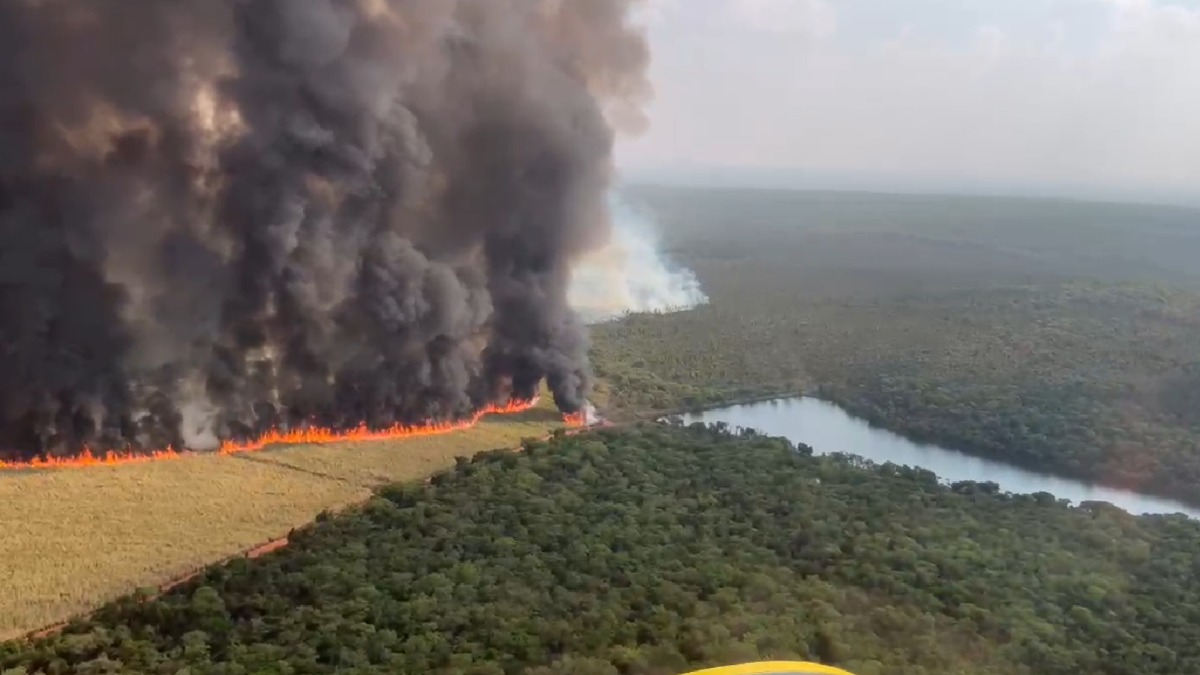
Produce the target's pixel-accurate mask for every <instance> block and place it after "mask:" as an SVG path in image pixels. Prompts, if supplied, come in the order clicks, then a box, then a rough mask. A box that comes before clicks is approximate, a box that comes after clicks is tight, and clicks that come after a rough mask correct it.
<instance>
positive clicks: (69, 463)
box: [0, 398, 538, 471]
mask: <svg viewBox="0 0 1200 675" xmlns="http://www.w3.org/2000/svg"><path fill="white" fill-rule="evenodd" d="M537 403H538V400H537V399H536V398H534V399H531V400H528V401H510V402H508V403H505V404H492V405H489V406H487V407H486V408H483V409H482V410H477V411H476V412H475V413H474V414H473V415H471V416H470V417H468V418H466V419H461V420H455V421H447V422H433V421H430V422H426V423H424V424H414V425H402V424H397V425H395V426H391V427H387V428H385V429H370V428H368V427H367V426H366V425H359V426H358V427H356V428H354V429H346V430H339V429H330V428H327V427H307V428H302V429H291V430H289V431H280V430H279V429H272V430H270V431H268V432H266V433H264V434H263V435H261V436H259V437H258V438H255V439H253V440H249V441H224V442H222V443H221V447H220V449H219V450H217V453H218V454H221V455H236V454H239V453H243V452H257V451H259V450H262V449H264V448H266V447H268V446H272V445H280V444H306V445H324V444H327V443H345V442H361V441H388V440H401V439H406V438H418V437H421V436H436V435H439V434H447V433H450V432H452V431H461V430H463V429H470V428H471V427H473V426H475V425H476V424H478V423H479V420H481V419H483V417H484V416H485V415H511V414H514V413H520V412H525V411H526V410H529V409H531V408H533V407H534V406H536V405H537ZM195 454H204V453H199V452H193V451H188V450H184V451H180V450H175V449H173V448H167V449H166V450H156V451H153V452H147V453H135V452H132V451H126V452H117V451H115V450H110V451H108V452H106V453H104V454H102V455H98V454H95V453H93V452H92V451H91V449H89V448H84V449H83V452H81V453H80V454H78V455H75V456H72V457H44V458H42V457H39V458H36V459H32V460H30V461H27V462H5V461H3V460H0V471H17V470H22V469H74V468H83V467H89V466H113V465H117V464H140V463H144V462H156V461H162V460H168V459H179V458H181V457H185V456H188V455H195Z"/></svg>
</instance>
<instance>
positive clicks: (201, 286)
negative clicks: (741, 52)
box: [0, 0, 648, 456]
mask: <svg viewBox="0 0 1200 675" xmlns="http://www.w3.org/2000/svg"><path fill="white" fill-rule="evenodd" d="M631 3H632V0H457V1H454V0H209V1H204V2H197V1H196V0H145V1H144V2H137V3H130V2H129V1H128V0H5V1H4V2H0V456H3V453H6V451H7V453H6V454H8V455H9V456H11V455H12V454H14V453H15V454H17V455H30V454H35V453H44V452H49V453H63V452H71V451H74V450H77V449H78V448H79V447H81V446H82V445H84V444H87V445H90V446H92V447H94V448H108V447H124V446H133V447H144V448H152V447H162V446H165V445H168V444H170V445H175V446H177V447H178V446H181V445H193V446H195V445H204V444H211V443H212V442H214V441H215V439H216V438H220V437H230V436H238V435H244V434H248V433H251V432H253V431H254V430H256V429H261V428H265V427H268V426H272V425H277V424H295V423H298V422H301V421H316V422H320V423H323V424H329V425H338V426H344V425H352V424H357V423H359V422H360V421H365V422H367V423H368V424H371V425H384V424H389V423H392V422H395V421H417V420H420V419H425V418H428V417H450V416H454V415H459V414H462V413H465V412H467V411H468V410H470V409H472V408H474V407H477V406H480V405H483V404H484V403H487V402H492V401H497V400H503V399H505V398H507V397H509V396H516V397H527V396H529V395H531V394H532V393H533V392H534V391H535V390H536V387H537V385H538V383H539V382H541V381H542V380H543V379H545V380H546V381H547V382H548V383H549V384H550V386H551V388H552V390H553V392H554V397H555V400H556V402H557V403H558V405H559V407H560V408H561V409H562V410H564V411H567V412H574V411H577V410H578V409H579V408H580V407H581V406H582V405H583V403H584V399H585V397H586V394H587V391H588V386H589V382H588V364H587V358H586V346H587V343H586V334H585V333H584V331H583V328H582V326H581V324H580V322H579V320H578V318H577V317H576V316H575V315H574V313H573V312H572V311H571V310H570V309H569V307H568V306H567V302H566V291H567V286H568V280H569V266H570V264H571V262H572V260H574V259H576V258H578V257H579V256H580V255H582V254H583V253H585V252H586V251H588V250H591V249H593V248H595V247H596V246H599V245H601V244H603V243H604V241H605V239H606V237H607V232H606V228H607V222H608V219H607V214H606V211H605V209H606V204H605V194H606V191H607V186H608V180H609V175H608V174H609V167H610V155H611V149H612V132H611V130H610V124H627V123H634V124H636V123H637V121H638V119H639V107H638V106H639V104H640V103H641V102H642V100H643V99H644V97H645V95H646V94H647V91H648V87H647V85H646V82H645V79H644V77H645V67H646V65H647V61H648V53H647V49H646V45H645V43H644V41H643V39H642V36H641V35H640V33H639V32H638V31H637V30H636V29H635V28H634V27H633V26H631V24H630V21H629V13H630V7H631Z"/></svg>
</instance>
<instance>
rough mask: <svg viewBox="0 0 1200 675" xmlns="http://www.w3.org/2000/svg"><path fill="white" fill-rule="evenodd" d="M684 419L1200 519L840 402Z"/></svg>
mask: <svg viewBox="0 0 1200 675" xmlns="http://www.w3.org/2000/svg"><path fill="white" fill-rule="evenodd" d="M683 419H684V422H686V423H688V424H691V423H692V422H704V423H706V424H710V423H714V422H725V423H726V424H728V425H729V426H731V427H746V428H750V429H756V430H758V431H761V432H763V433H766V434H769V435H771V436H783V437H786V438H788V439H790V440H792V441H793V442H795V443H803V444H805V445H808V446H810V447H812V449H813V452H815V453H817V454H827V453H833V452H845V453H849V454H854V455H859V456H861V457H865V458H867V459H870V460H872V461H874V462H878V463H880V464H883V463H885V462H892V463H894V464H900V465H908V466H915V467H921V468H923V469H928V470H929V471H932V472H934V473H935V474H937V475H938V478H940V479H942V480H943V481H947V482H955V481H960V480H971V481H978V482H984V481H991V482H993V483H996V484H997V485H999V486H1000V488H1001V489H1002V490H1005V491H1007V492H1015V493H1033V492H1048V493H1050V494H1052V495H1054V496H1055V497H1058V498H1060V499H1069V500H1070V501H1071V502H1072V503H1073V504H1079V503H1080V502H1083V501H1089V500H1090V501H1103V502H1109V503H1110V504H1113V505H1115V506H1118V507H1120V508H1122V509H1124V510H1126V511H1128V512H1130V513H1136V514H1147V513H1185V514H1187V515H1189V516H1191V517H1193V518H1200V511H1197V510H1196V509H1194V508H1191V507H1188V506H1187V505H1185V504H1183V503H1181V502H1176V501H1173V500H1170V499H1163V498H1161V497H1152V496H1150V495H1144V494H1139V493H1136V492H1130V491H1127V490H1119V489H1116V488H1109V487H1103V486H1099V485H1090V484H1088V483H1084V482H1082V481H1078V480H1072V479H1069V478H1060V477H1058V476H1052V475H1049V474H1044V473H1038V472H1036V471H1029V470H1027V469H1021V468H1018V467H1015V466H1013V465H1011V464H1005V463H1003V462H997V461H994V460H990V459H984V458H981V457H974V456H972V455H968V454H966V453H963V452H959V451H957V450H949V449H947V448H943V447H939V446H936V445H926V444H922V443H914V442H912V441H910V440H908V439H906V438H904V437H902V436H899V435H897V434H894V433H892V432H890V431H887V430H885V429H879V428H876V427H872V426H870V425H869V424H867V423H866V422H865V421H864V420H861V419H858V418H857V417H854V416H852V415H850V414H849V413H847V412H846V411H844V410H842V409H841V408H839V407H838V406H836V405H834V404H832V403H828V402H826V401H822V400H819V399H815V398H808V397H798V398H789V399H778V400H774V401H765V402H761V403H751V404H746V405H736V406H730V407H727V408H716V409H713V410H707V411H705V412H702V413H696V414H689V415H684V416H683Z"/></svg>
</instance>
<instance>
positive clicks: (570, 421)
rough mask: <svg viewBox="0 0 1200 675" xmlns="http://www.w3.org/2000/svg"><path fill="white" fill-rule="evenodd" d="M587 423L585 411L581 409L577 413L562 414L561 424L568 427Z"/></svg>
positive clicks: (583, 425) (584, 425) (581, 425)
mask: <svg viewBox="0 0 1200 675" xmlns="http://www.w3.org/2000/svg"><path fill="white" fill-rule="evenodd" d="M587 423H588V422H587V412H586V411H583V410H581V411H579V412H577V413H567V414H565V415H563V424H565V425H567V426H569V427H586V426H587Z"/></svg>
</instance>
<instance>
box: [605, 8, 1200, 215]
mask: <svg viewBox="0 0 1200 675" xmlns="http://www.w3.org/2000/svg"><path fill="white" fill-rule="evenodd" d="M649 3H650V7H649V8H648V10H647V11H648V16H647V18H646V22H647V25H648V27H649V33H650V38H651V44H652V48H653V51H654V64H653V67H652V79H653V81H654V86H655V89H656V98H655V101H654V103H653V104H652V105H651V108H650V111H649V112H650V118H651V128H650V130H649V131H647V132H646V133H645V134H644V135H643V136H642V137H640V138H638V139H635V140H631V141H628V140H627V141H623V142H622V143H621V145H620V147H619V149H618V163H619V165H620V166H621V167H622V168H623V169H626V170H631V169H632V170H636V169H641V168H645V167H653V166H661V165H665V164H680V163H699V164H719V165H738V166H758V167H800V168H807V169H819V170H832V171H852V172H857V171H867V172H874V173H886V174H899V175H908V176H937V177H945V176H956V177H967V178H982V179H989V180H990V179H995V180H1016V181H1032V182H1062V181H1070V182H1076V183H1080V182H1082V183H1092V184H1114V185H1124V186H1152V187H1157V188H1168V189H1179V190H1185V191H1192V190H1196V189H1200V0H649Z"/></svg>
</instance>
